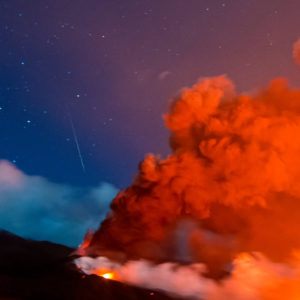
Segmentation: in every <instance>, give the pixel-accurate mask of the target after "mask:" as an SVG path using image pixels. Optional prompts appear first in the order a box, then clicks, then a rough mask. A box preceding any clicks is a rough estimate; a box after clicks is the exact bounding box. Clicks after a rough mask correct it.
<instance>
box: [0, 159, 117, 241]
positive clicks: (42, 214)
mask: <svg viewBox="0 0 300 300" xmlns="http://www.w3.org/2000/svg"><path fill="white" fill-rule="evenodd" d="M116 194H117V189H116V188H115V187H114V186H112V185H110V184H108V183H102V184H100V185H99V186H98V187H94V188H89V189H83V188H78V187H72V186H69V185H63V184H56V183H52V182H49V181H48V180H46V179H45V178H43V177H40V176H28V175H26V174H24V173H23V172H22V171H20V170H18V169H17V168H16V167H15V166H14V165H13V164H11V163H9V162H8V161H5V160H1V161H0V229H6V230H8V231H11V232H13V233H15V234H18V235H21V236H23V237H25V238H31V239H37V240H48V241H52V242H56V243H61V244H65V245H69V246H77V245H79V244H80V243H81V241H82V238H83V236H84V234H85V232H86V230H87V229H91V228H94V229H95V228H97V226H98V225H99V222H100V221H101V219H104V218H105V215H106V212H107V210H108V208H109V203H110V202H111V200H112V199H113V197H115V195H116Z"/></svg>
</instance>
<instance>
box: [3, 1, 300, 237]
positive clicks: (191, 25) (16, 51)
mask: <svg viewBox="0 0 300 300" xmlns="http://www.w3.org/2000/svg"><path fill="white" fill-rule="evenodd" d="M299 11H300V2H299V1H298V0H287V1H283V0H281V1H279V0H266V1H261V0H243V1H233V0H231V1H229V0H224V1H216V0H207V1H202V0H161V1H160V0H139V1H134V0H126V1H125V0H84V1H83V0H69V1H67V0H53V1H45V0H27V1H25V0H23V1H21V0H7V1H5V0H1V1H0V45H1V50H0V61H1V64H0V67H1V72H0V128H1V131H0V141H1V147H0V158H1V159H3V160H6V161H9V162H11V163H12V164H14V165H15V166H16V170H20V171H22V172H24V173H25V174H27V175H26V176H31V175H37V176H40V177H41V178H42V179H43V180H45V181H47V182H49V183H51V184H54V185H55V184H58V185H64V186H72V187H73V188H80V189H87V188H93V187H95V186H97V185H99V184H100V183H101V182H105V183H109V184H112V185H113V186H115V187H116V189H122V188H125V187H126V186H127V185H129V184H130V183H131V181H132V179H133V177H134V175H135V174H136V170H137V167H138V163H139V162H140V161H141V160H142V159H143V158H144V155H145V154H146V153H149V152H153V153H159V154H161V155H162V156H163V157H165V156H166V155H167V154H168V153H170V148H169V145H168V131H167V129H166V128H165V126H164V122H163V118H162V115H163V113H164V112H166V111H167V109H168V105H169V103H170V100H171V99H172V97H174V96H175V95H176V94H177V93H178V91H180V89H181V88H183V87H185V86H191V85H192V84H194V83H195V82H197V80H198V79H199V78H201V77H207V76H216V75H220V74H227V75H228V76H229V77H230V78H231V79H232V80H233V81H234V82H235V84H236V87H237V90H238V91H241V92H243V91H245V92H247V91H251V90H253V89H255V88H257V87H260V86H264V85H266V84H267V83H268V81H269V80H270V79H272V78H274V77H287V78H288V79H289V81H290V83H291V85H292V86H298V87H299V83H298V82H299V75H300V74H299V69H298V68H297V66H296V65H295V63H294V61H293V59H292V44H293V43H294V42H295V41H296V40H297V38H298V37H299V35H300V18H299ZM8 168H11V166H10V167H8ZM24 176H25V175H24ZM4 177H5V175H4ZM0 179H1V176H0ZM0 181H1V180H0ZM0 190H1V186H0ZM77 198H78V199H80V197H77ZM78 201H80V200H78ZM20 213H22V212H20ZM86 217H88V213H87V215H86ZM0 225H1V224H0ZM4 225H5V224H4ZM4 225H3V224H2V226H4ZM4 227H5V226H4ZM7 228H9V229H10V226H7ZM29 236H30V234H29ZM32 236H34V234H33V235H32Z"/></svg>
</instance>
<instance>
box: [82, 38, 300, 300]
mask: <svg viewBox="0 0 300 300" xmlns="http://www.w3.org/2000/svg"><path fill="white" fill-rule="evenodd" d="M299 45H300V42H299V41H298V42H297V43H296V44H295V45H294V57H295V59H298V57H300V56H299V53H300V51H299V49H300V46H299ZM297 55H298V56H297ZM164 119H165V123H166V126H167V128H168V129H169V130H170V132H171V135H170V146H171V148H172V154H170V155H169V156H168V157H167V158H165V159H162V158H160V157H159V156H155V155H153V154H150V155H147V156H146V158H145V160H144V161H143V162H142V163H141V164H140V168H139V173H138V175H137V176H136V178H135V180H134V182H133V184H132V185H131V186H130V187H128V188H127V189H126V190H125V191H122V192H120V193H119V194H118V195H117V197H116V198H115V199H114V200H113V203H112V204H111V214H109V216H108V217H107V219H106V220H105V221H104V222H103V223H102V224H101V227H100V228H99V229H98V230H97V231H96V232H95V234H94V235H93V236H92V239H91V242H90V245H89V246H88V248H89V249H90V251H92V252H94V255H95V254H96V255H97V254H99V255H100V254H101V253H103V252H105V253H106V254H107V253H108V254H110V253H111V257H113V256H116V253H117V254H118V255H119V253H122V254H123V255H124V256H125V258H127V259H136V258H145V259H148V260H151V261H155V262H162V261H166V260H169V261H179V260H183V261H184V262H186V261H189V262H200V263H203V264H205V265H206V266H207V268H208V271H207V274H206V275H207V276H209V277H212V278H220V277H222V276H224V274H228V269H229V266H232V265H234V266H235V267H236V270H234V271H233V272H232V276H233V277H232V278H233V280H236V281H237V282H238V281H243V282H244V281H245V282H246V281H247V282H248V278H252V277H253V278H254V279H255V276H253V274H260V275H261V276H262V277H261V278H268V279H269V278H271V279H272V282H269V283H268V284H266V285H265V287H263V288H262V287H261V282H260V280H257V282H255V281H254V280H253V282H252V283H253V286H254V287H253V289H254V290H255V289H256V288H258V289H259V290H260V293H261V294H263V296H261V297H262V298H259V299H277V298H278V297H277V298H274V297H275V296H274V295H283V294H284V293H287V292H281V293H280V292H279V291H278V286H280V287H282V289H281V291H283V290H284V291H286V290H287V289H289V292H290V299H300V296H299V288H298V283H299V276H298V275H297V276H296V277H293V275H289V276H290V277H289V278H284V279H283V278H281V273H282V272H283V273H284V274H285V273H289V274H292V273H293V272H292V271H290V269H291V270H292V269H293V270H294V269H295V270H298V267H295V266H293V265H292V264H290V262H289V259H290V256H291V253H292V252H293V251H294V250H299V249H300V226H299V220H300V184H299V182H300V135H299V133H300V90H298V89H291V88H289V86H288V83H287V80H286V79H274V80H272V81H271V82H270V84H269V85H268V86H267V87H265V88H263V89H260V90H259V91H257V92H256V93H253V94H251V95H246V94H237V93H236V92H235V87H234V84H233V83H232V82H231V81H230V80H229V79H228V78H227V77H226V76H219V77H216V78H206V79H204V80H202V81H201V82H199V83H197V84H196V85H194V86H193V87H192V88H190V89H185V90H184V91H183V92H182V93H181V95H180V96H178V97H177V98H176V99H175V100H174V102H173V104H172V105H171V107H170V111H169V113H168V114H166V115H165V116H164ZM187 224H188V225H187ZM253 251H255V252H258V253H261V255H262V256H261V257H263V258H259V259H253V258H252V256H251V255H250V254H249V253H252V252H253ZM243 252H245V253H246V254H245V255H241V253H243ZM108 256H109V255H108ZM119 256H120V255H119ZM237 257H238V259H236V258H237ZM265 257H266V258H265ZM123 259H124V257H123ZM268 259H269V260H270V261H271V262H270V261H268ZM297 261H299V260H298V259H297ZM273 262H274V265H273ZM285 264H286V265H285ZM281 270H288V271H282V272H281ZM251 272H252V273H251ZM241 274H244V275H242V276H241ZM235 276H236V277H235ZM246 278H247V280H245V279H246ZM291 278H292V279H291ZM271 279H270V280H271ZM247 282H246V284H247ZM251 288H252V287H251ZM264 288H266V292H265V290H264ZM249 299H250V298H249ZM251 299H252V298H251ZM255 299H256V298H255ZM278 299H279V298H278Z"/></svg>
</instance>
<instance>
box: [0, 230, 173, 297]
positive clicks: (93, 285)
mask: <svg viewBox="0 0 300 300" xmlns="http://www.w3.org/2000/svg"><path fill="white" fill-rule="evenodd" d="M73 251H74V249H72V248H68V247H65V246H62V245H57V244H53V243H50V242H36V241H30V240H25V239H22V238H20V237H18V236H16V235H13V234H11V233H9V232H6V231H0V300H4V299H6V300H8V299H38V300H43V299H45V300H47V299H49V300H50V299H51V300H56V299H68V300H73V299H74V300H75V299H78V300H79V299H84V300H94V299H95V300H96V299H97V300H99V299H101V300H102V299H103V300H106V299H124V300H126V299H128V300H129V299H130V300H131V299H132V300H133V299H143V300H147V299H152V300H154V299H166V300H167V299H171V298H170V297H168V296H166V295H163V294H160V293H157V292H154V293H152V292H151V291H149V290H145V289H141V288H136V287H132V286H128V285H125V284H122V283H120V282H115V281H111V280H106V279H103V278H99V277H97V276H94V275H91V276H85V275H84V274H82V273H81V272H80V271H79V270H77V268H76V267H75V265H74V264H73V263H72V252H73Z"/></svg>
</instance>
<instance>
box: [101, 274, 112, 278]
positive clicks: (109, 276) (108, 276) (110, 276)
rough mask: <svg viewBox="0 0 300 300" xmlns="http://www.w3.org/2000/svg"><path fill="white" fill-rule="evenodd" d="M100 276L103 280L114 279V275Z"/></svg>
mask: <svg viewBox="0 0 300 300" xmlns="http://www.w3.org/2000/svg"><path fill="white" fill-rule="evenodd" d="M100 276H101V277H103V278H105V279H114V274H113V273H105V274H102V275H100Z"/></svg>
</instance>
